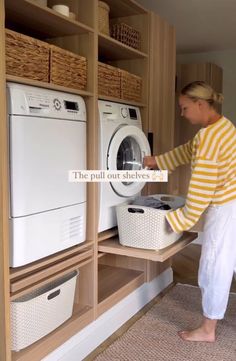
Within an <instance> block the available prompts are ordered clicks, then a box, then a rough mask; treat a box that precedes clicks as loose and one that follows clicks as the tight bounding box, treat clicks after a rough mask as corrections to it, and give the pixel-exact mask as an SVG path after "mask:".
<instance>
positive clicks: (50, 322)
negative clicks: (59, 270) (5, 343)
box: [11, 271, 78, 351]
mask: <svg viewBox="0 0 236 361" xmlns="http://www.w3.org/2000/svg"><path fill="white" fill-rule="evenodd" d="M77 274H78V272H77V271H74V272H71V273H70V274H68V275H66V276H64V277H63V278H60V279H59V280H56V281H54V282H51V283H48V284H47V285H46V286H43V287H41V288H39V289H37V290H35V291H33V292H31V293H29V294H27V295H25V296H22V297H19V298H18V299H16V300H14V301H12V302H11V343H12V344H11V349H12V350H14V351H19V350H21V349H23V348H25V347H27V346H29V345H31V344H32V343H34V342H35V341H37V340H39V339H40V338H41V337H43V336H45V335H47V334H48V333H49V332H51V331H53V330H54V329H55V328H57V327H58V326H60V325H61V324H62V323H63V322H65V321H66V320H67V319H68V318H69V317H71V315H72V310H73V303H74V293H75V285H76V277H77Z"/></svg>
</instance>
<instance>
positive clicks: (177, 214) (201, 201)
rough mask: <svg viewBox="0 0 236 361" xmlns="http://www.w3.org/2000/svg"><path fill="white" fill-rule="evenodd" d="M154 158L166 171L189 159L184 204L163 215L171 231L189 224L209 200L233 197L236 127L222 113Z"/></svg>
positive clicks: (222, 201)
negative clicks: (186, 139)
mask: <svg viewBox="0 0 236 361" xmlns="http://www.w3.org/2000/svg"><path fill="white" fill-rule="evenodd" d="M156 162H157V165H158V167H159V169H161V170H164V169H167V170H168V171H173V170H174V169H175V168H177V167H178V166H180V165H183V164H187V163H190V162H191V171H192V174H191V179H190V183H189V188H188V194H187V198H186V203H185V206H184V207H182V208H179V209H177V210H175V211H171V212H169V213H168V214H167V217H166V218H167V220H168V222H169V224H170V225H171V227H172V229H173V230H174V231H175V232H182V231H185V230H188V229H190V228H192V227H193V226H194V224H196V223H197V221H198V219H199V218H200V216H201V214H202V213H203V212H204V210H205V209H206V208H207V207H208V206H209V205H210V204H214V205H222V204H225V203H227V202H230V201H232V200H234V199H236V128H235V126H234V125H233V124H232V123H231V122H230V120H228V119H227V118H225V117H221V118H220V119H219V120H218V121H217V122H216V123H214V124H211V125H209V126H208V127H206V128H202V129H200V130H199V131H198V133H197V134H196V135H195V137H194V138H193V139H192V140H190V141H189V142H188V143H186V144H184V145H180V146H179V147H177V148H174V149H173V150H172V151H170V152H167V153H165V154H162V155H159V156H156Z"/></svg>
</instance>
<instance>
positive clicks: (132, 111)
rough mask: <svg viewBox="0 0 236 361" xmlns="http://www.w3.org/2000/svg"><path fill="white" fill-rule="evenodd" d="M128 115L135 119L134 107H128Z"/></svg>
mask: <svg viewBox="0 0 236 361" xmlns="http://www.w3.org/2000/svg"><path fill="white" fill-rule="evenodd" d="M129 116H130V118H131V119H137V113H136V110H135V109H132V108H129Z"/></svg>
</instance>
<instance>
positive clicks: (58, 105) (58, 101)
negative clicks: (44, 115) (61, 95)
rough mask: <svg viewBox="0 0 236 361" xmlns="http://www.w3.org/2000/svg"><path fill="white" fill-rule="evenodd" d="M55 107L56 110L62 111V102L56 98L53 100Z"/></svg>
mask: <svg viewBox="0 0 236 361" xmlns="http://www.w3.org/2000/svg"><path fill="white" fill-rule="evenodd" d="M53 106H54V108H55V109H56V110H60V109H61V102H60V100H59V99H57V98H55V99H53Z"/></svg>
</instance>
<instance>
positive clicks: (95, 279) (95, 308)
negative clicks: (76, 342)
mask: <svg viewBox="0 0 236 361" xmlns="http://www.w3.org/2000/svg"><path fill="white" fill-rule="evenodd" d="M106 2H107V3H108V4H109V6H110V9H111V10H110V18H111V22H113V21H119V20H122V21H123V22H126V23H127V24H129V25H132V26H134V27H135V28H136V29H138V30H139V31H140V32H141V34H142V45H141V49H140V50H136V49H133V48H131V47H129V46H127V45H124V44H122V43H120V42H118V41H117V40H115V39H113V38H111V37H110V36H107V35H104V34H102V33H100V32H99V30H98V1H97V0H79V1H78V0H63V4H67V5H68V6H69V7H70V9H71V11H73V12H75V13H76V15H77V20H76V21H74V20H71V19H69V18H66V17H64V16H63V15H60V14H59V13H56V12H55V11H53V10H52V9H51V8H50V7H51V6H52V5H53V4H55V3H58V1H54V0H48V5H49V6H50V7H43V6H40V5H37V4H36V3H35V2H34V1H33V0H17V1H14V0H5V3H4V1H3V0H2V1H0V6H1V8H0V40H1V41H0V53H1V57H0V87H1V95H2V96H1V98H0V130H1V131H0V147H1V152H0V164H1V174H0V176H1V182H0V184H1V187H0V200H1V210H2V211H1V215H0V232H1V238H0V264H1V267H0V314H1V317H0V360H1V361H10V360H22V361H27V360H34V361H37V360H41V359H42V358H43V357H44V356H45V355H47V354H48V353H50V352H51V351H52V350H53V349H55V348H56V347H58V346H59V345H60V344H62V343H63V342H64V341H66V340H67V339H68V338H70V337H71V336H72V335H73V334H75V333H77V332H78V331H79V330H81V329H82V328H83V327H85V326H86V325H88V324H89V323H91V322H92V321H93V320H95V319H96V318H97V317H98V316H99V315H101V314H102V313H103V312H104V311H106V310H108V309H109V308H111V307H112V306H113V305H114V304H115V303H117V302H118V301H119V300H121V299H122V298H124V297H125V296H126V295H128V294H129V293H130V292H132V291H133V290H135V289H136V288H137V287H139V286H140V285H142V284H143V283H144V282H149V281H151V280H152V279H153V278H154V277H155V276H157V275H158V274H160V273H161V272H162V271H163V270H164V269H166V268H167V267H169V258H170V257H171V256H172V255H173V254H174V253H176V252H178V251H179V250H180V249H182V248H183V247H184V246H186V245H187V244H188V243H189V242H191V241H192V240H193V239H194V238H195V235H194V234H191V235H189V234H185V235H184V237H183V238H182V239H181V240H180V241H179V242H178V243H176V245H175V246H174V247H168V249H166V250H165V251H161V252H156V251H141V250H135V249H128V248H127V247H122V246H121V245H119V243H118V239H117V229H112V230H109V231H106V232H103V233H102V234H98V233H97V223H98V189H97V185H96V183H89V184H88V187H87V219H88V223H87V237H86V241H85V242H84V243H83V244H81V245H78V246H75V247H72V248H70V249H68V250H65V251H62V252H59V253H57V254H55V255H51V256H49V257H47V258H45V259H42V260H39V261H37V262H34V263H32V264H30V265H26V266H24V267H20V268H16V269H10V270H9V263H8V258H9V247H8V244H9V229H8V228H9V227H8V197H9V190H8V183H9V182H8V144H7V138H8V136H7V119H6V101H5V99H6V97H5V89H6V81H14V82H19V83H24V84H29V85H35V86H39V87H44V88H48V89H55V90H59V91H60V90H61V91H65V92H71V93H75V94H79V95H81V96H83V97H84V99H85V102H86V108H87V117H88V118H87V140H88V141H87V144H88V145H87V159H88V164H87V166H88V169H97V167H98V158H97V155H98V151H97V149H98V109H97V102H98V99H106V100H111V101H118V102H126V103H128V104H134V105H137V106H139V107H140V109H141V115H142V121H143V127H144V130H145V132H146V133H147V132H148V131H149V132H152V133H153V134H154V149H153V151H154V153H159V152H162V151H165V150H168V149H169V148H170V147H172V144H173V139H174V138H173V136H174V135H173V132H174V128H173V119H174V118H173V112H174V108H173V99H174V73H175V35H174V29H173V28H172V27H170V26H169V25H168V24H167V23H166V22H165V21H163V20H162V19H161V18H160V17H159V16H157V15H154V14H152V13H150V12H149V11H147V10H145V9H144V8H143V7H141V6H140V5H138V4H137V3H136V2H135V1H133V0H120V1H119V4H118V2H117V0H107V1H106ZM4 5H5V7H4ZM4 15H5V17H4ZM5 26H6V27H9V28H10V29H12V30H14V31H18V32H22V33H24V34H27V35H29V36H32V37H35V38H38V39H40V40H43V41H46V42H48V43H49V44H56V45H58V46H60V47H62V48H64V49H67V50H70V51H72V52H74V53H76V54H79V55H82V56H84V57H86V59H87V62H88V74H87V75H88V81H87V87H86V89H85V90H75V89H71V88H67V87H64V86H59V85H54V84H50V83H45V82H39V81H33V80H30V79H26V78H20V77H18V76H12V75H9V74H7V75H6V74H5V44H4V42H5V31H4V29H5ZM100 60H102V61H104V62H107V63H108V64H111V65H113V66H117V67H119V68H121V69H124V70H127V71H130V72H132V73H134V74H136V75H138V76H140V77H141V78H142V81H143V90H142V99H141V101H140V102H131V101H129V102H127V101H124V100H122V99H117V98H112V97H107V96H102V95H100V94H98V87H97V76H98V61H100ZM160 189H164V188H163V187H156V185H152V186H151V188H150V189H149V192H152V193H156V192H159V191H160ZM165 189H166V188H165ZM168 191H170V188H168ZM161 262H163V263H161ZM75 269H79V272H80V274H79V282H78V284H77V286H76V292H75V303H74V309H73V315H72V317H71V318H70V319H69V320H68V321H67V322H65V323H64V324H63V325H61V326H60V327H59V328H57V329H56V330H55V331H54V332H52V333H50V334H49V335H48V336H46V337H44V338H42V339H41V340H39V341H38V342H36V343H34V344H33V345H31V346H29V347H27V348H26V349H24V350H22V351H20V352H11V351H10V301H11V300H14V299H16V298H17V297H18V296H21V295H25V294H27V293H28V292H29V291H31V290H34V289H36V288H38V287H39V286H42V285H45V284H46V283H47V282H49V281H52V280H55V279H56V278H57V277H60V276H62V275H64V274H66V273H67V272H70V271H72V270H75Z"/></svg>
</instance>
